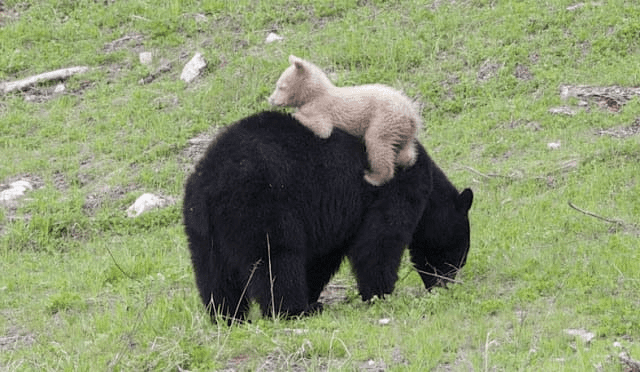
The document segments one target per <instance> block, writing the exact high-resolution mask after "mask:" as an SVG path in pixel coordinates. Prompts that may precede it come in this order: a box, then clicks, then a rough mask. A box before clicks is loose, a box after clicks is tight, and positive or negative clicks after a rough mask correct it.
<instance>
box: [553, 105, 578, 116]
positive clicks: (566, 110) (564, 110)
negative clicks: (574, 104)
mask: <svg viewBox="0 0 640 372" xmlns="http://www.w3.org/2000/svg"><path fill="white" fill-rule="evenodd" d="M549 113H551V114H563V115H569V116H573V115H575V114H577V113H578V112H577V111H576V110H574V109H572V108H571V107H569V106H560V107H552V108H550V109H549Z"/></svg>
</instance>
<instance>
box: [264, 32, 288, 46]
mask: <svg viewBox="0 0 640 372" xmlns="http://www.w3.org/2000/svg"><path fill="white" fill-rule="evenodd" d="M280 40H284V38H283V37H282V36H280V35H278V34H276V33H275V32H269V35H267V38H266V39H265V41H264V42H265V43H267V44H269V43H273V42H274V41H280Z"/></svg>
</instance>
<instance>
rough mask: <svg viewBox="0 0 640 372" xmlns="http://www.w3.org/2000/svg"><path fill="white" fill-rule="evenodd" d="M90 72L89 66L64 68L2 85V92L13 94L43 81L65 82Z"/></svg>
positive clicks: (0, 86) (0, 85)
mask: <svg viewBox="0 0 640 372" xmlns="http://www.w3.org/2000/svg"><path fill="white" fill-rule="evenodd" d="M87 70H89V67H87V66H76V67H69V68H62V69H60V70H55V71H49V72H45V73H42V74H38V75H34V76H30V77H28V78H26V79H22V80H16V81H10V82H6V83H0V90H2V92H3V93H5V94H6V93H11V92H13V91H16V90H23V89H26V88H28V87H30V86H32V85H35V84H37V83H39V82H41V81H50V80H64V79H66V78H68V77H70V76H72V75H75V74H80V73H83V72H85V71H87Z"/></svg>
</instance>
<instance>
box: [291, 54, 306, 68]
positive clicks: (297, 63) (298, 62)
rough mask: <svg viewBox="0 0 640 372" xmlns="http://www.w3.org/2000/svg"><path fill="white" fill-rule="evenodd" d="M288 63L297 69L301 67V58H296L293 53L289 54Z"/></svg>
mask: <svg viewBox="0 0 640 372" xmlns="http://www.w3.org/2000/svg"><path fill="white" fill-rule="evenodd" d="M289 63H291V64H292V65H295V66H296V68H298V69H302V67H303V66H302V63H303V60H302V59H301V58H298V57H296V56H294V55H293V54H292V55H290V56H289Z"/></svg>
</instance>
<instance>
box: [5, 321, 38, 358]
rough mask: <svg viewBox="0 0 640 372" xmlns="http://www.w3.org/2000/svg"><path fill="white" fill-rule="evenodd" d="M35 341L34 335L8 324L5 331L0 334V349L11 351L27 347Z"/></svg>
mask: <svg viewBox="0 0 640 372" xmlns="http://www.w3.org/2000/svg"><path fill="white" fill-rule="evenodd" d="M34 342H35V336H34V335H33V334H32V333H30V332H27V331H25V330H22V329H20V328H18V327H15V326H10V327H9V328H8V329H7V330H6V333H5V334H4V335H2V336H0V351H3V352H5V351H13V350H16V349H19V348H22V347H29V346H31V345H32V344H33V343H34Z"/></svg>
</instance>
